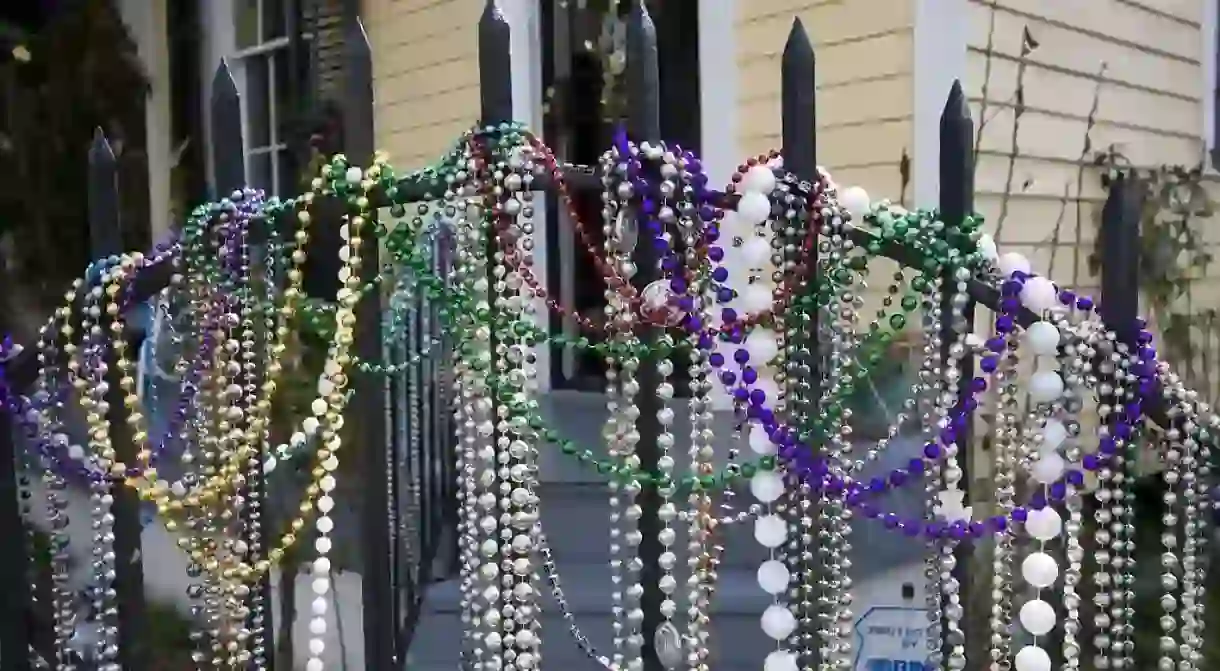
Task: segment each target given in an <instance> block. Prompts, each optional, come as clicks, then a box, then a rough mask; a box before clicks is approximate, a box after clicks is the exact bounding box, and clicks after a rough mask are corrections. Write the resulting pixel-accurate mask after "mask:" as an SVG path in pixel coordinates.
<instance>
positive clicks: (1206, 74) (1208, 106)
mask: <svg viewBox="0 0 1220 671" xmlns="http://www.w3.org/2000/svg"><path fill="white" fill-rule="evenodd" d="M1201 30H1202V31H1203V35H1202V38H1203V39H1202V40H1200V41H1201V42H1202V47H1203V53H1202V54H1200V55H1199V63H1200V64H1202V68H1200V69H1201V70H1202V76H1203V95H1202V98H1203V128H1202V137H1203V141H1204V146H1205V147H1206V149H1207V151H1206V157H1205V159H1204V165H1205V166H1207V167H1208V168H1209V172H1213V173H1215V171H1216V169H1217V167H1218V164H1217V161H1216V156H1217V152H1216V141H1217V139H1218V138H1217V137H1216V93H1217V84H1218V83H1220V82H1217V80H1216V78H1217V75H1218V74H1220V73H1218V72H1217V70H1218V69H1220V65H1218V64H1217V60H1220V52H1217V49H1220V37H1218V36H1217V34H1216V31H1217V30H1220V5H1218V4H1217V3H1216V2H1211V1H1208V2H1204V3H1203V26H1202V28H1201Z"/></svg>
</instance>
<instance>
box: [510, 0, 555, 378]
mask: <svg viewBox="0 0 1220 671" xmlns="http://www.w3.org/2000/svg"><path fill="white" fill-rule="evenodd" d="M500 9H501V11H503V12H504V18H505V20H506V21H508V25H509V27H510V29H511V30H510V32H509V35H510V37H509V58H510V59H511V60H512V66H513V67H512V72H513V87H512V88H513V119H514V120H516V121H519V122H522V123H524V124H526V125H527V126H528V127H530V128H533V129H536V130H537V132H538V133H539V134H542V133H543V128H542V122H543V114H542V98H543V90H542V15H541V6H540V3H539V2H538V0H503V1H502V2H501V4H500ZM561 209H562V208H561ZM534 213H535V214H534V218H535V220H536V221H549V219H548V217H547V214H548V213H547V200H546V199H545V198H536V199H534ZM561 223H563V222H561ZM540 233H541V232H540ZM547 251H548V250H547V236H546V235H545V233H542V234H540V235H535V236H534V262H535V264H536V266H537V267H539V268H547V267H549V266H547ZM551 318H552V317H551V313H550V310H549V309H548V308H547V306H546V302H545V301H544V300H542V299H537V300H535V301H534V322H535V324H536V325H537V326H538V328H540V329H541V330H542V331H543V332H544V333H549V332H550V322H551ZM534 355H535V356H536V357H537V359H536V363H535V369H536V370H537V376H536V378H535V379H536V381H537V383H538V388H539V390H540V391H549V390H550V388H551V348H550V347H539V348H537V349H536V350H535V352H534Z"/></svg>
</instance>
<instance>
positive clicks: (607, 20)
mask: <svg viewBox="0 0 1220 671" xmlns="http://www.w3.org/2000/svg"><path fill="white" fill-rule="evenodd" d="M563 4H565V3H558V2H554V1H553V0H540V5H541V19H542V20H541V36H542V77H543V91H544V94H543V95H544V96H545V99H544V100H543V106H544V107H543V109H544V132H543V138H544V140H545V141H546V143H547V145H548V146H550V147H551V148H552V149H554V150H555V152H556V153H557V154H558V155H559V156H560V157H561V158H563V159H565V160H567V161H569V162H572V163H577V164H581V165H596V164H597V162H598V159H599V158H600V156H601V153H602V152H603V151H604V150H605V149H606V148H607V147H609V146H610V143H611V139H612V137H613V133H614V129H615V128H616V126H617V125H618V124H619V123H620V122H621V121H622V114H623V113H624V110H623V109H622V108H623V104H622V103H623V102H624V101H623V99H622V96H621V91H619V90H618V87H617V86H616V81H618V82H621V77H620V78H616V76H615V75H616V72H615V68H614V67H613V65H612V64H611V62H610V59H609V58H608V54H609V53H610V51H611V49H612V47H611V45H612V44H613V43H614V42H615V39H614V38H613V37H612V35H613V33H614V31H615V30H619V31H621V30H622V29H623V26H624V25H625V24H624V23H622V22H623V21H625V18H626V17H625V16H617V17H615V16H609V15H608V13H607V9H606V7H605V5H606V4H607V3H605V2H592V1H591V2H588V3H587V4H586V5H585V7H584V8H581V7H578V6H577V3H575V2H569V3H566V5H567V6H566V7H565V6H562V5H563ZM646 4H647V6H648V9H649V12H650V13H651V15H652V17H653V21H654V23H655V24H656V29H657V48H658V51H659V70H660V73H659V74H660V80H661V132H662V135H663V139H665V140H666V141H668V142H671V143H674V142H676V143H678V144H680V145H681V146H682V148H683V149H690V150H693V151H695V152H696V153H698V152H699V150H700V147H699V138H700V132H701V129H700V101H699V30H698V25H699V16H698V2H697V0H666V1H665V2H660V1H658V0H648V1H647V3H646ZM628 5H629V3H626V2H622V3H619V6H620V7H621V8H622V9H623V10H625V9H626V8H627V7H628ZM616 20H617V21H618V22H619V26H618V28H614V27H613V26H612V24H613V23H614V22H615V21H616ZM621 38H622V33H621V32H620V33H619V39H620V40H621ZM600 197H601V194H600V193H584V194H579V195H575V196H574V201H575V202H574V203H573V206H574V207H573V209H574V210H575V211H576V213H577V214H578V216H579V218H580V222H581V224H582V225H583V228H584V230H585V231H586V233H587V236H586V237H587V239H588V241H589V243H590V244H592V245H594V246H596V247H597V248H598V249H600V246H601V244H602V241H603V237H602V221H601V202H600ZM566 210H567V207H566V206H565V205H563V204H561V203H559V202H558V200H557V198H556V196H555V195H553V194H551V195H549V196H548V207H547V212H548V217H549V219H550V220H549V221H548V222H547V224H548V225H547V249H548V250H552V251H550V252H549V253H548V254H547V286H548V287H550V288H551V289H552V292H553V293H554V294H556V295H558V296H559V299H560V301H561V302H562V303H563V305H565V306H568V307H570V308H572V309H573V310H574V311H576V312H578V313H580V314H581V315H584V316H585V317H586V318H588V319H590V320H591V321H594V322H598V323H600V321H601V320H602V318H603V315H604V309H605V306H606V300H605V297H604V291H605V283H604V282H603V281H602V278H601V276H600V274H599V273H598V272H597V268H596V266H595V265H594V264H593V263H592V262H591V259H590V258H589V254H588V251H587V250H586V249H585V247H584V245H583V244H582V243H581V241H580V239H579V237H578V236H577V235H576V234H575V226H576V225H577V222H574V221H571V219H570V217H568V216H567V213H566ZM561 211H563V212H562V213H561ZM564 322H567V323H564ZM551 330H552V333H560V332H565V330H566V332H567V333H568V334H570V335H575V334H576V327H575V323H574V322H573V321H572V320H559V319H553V320H552V325H551ZM551 362H552V363H551V387H552V388H553V389H581V390H588V391H601V390H602V389H603V388H604V385H605V377H604V375H605V364H604V362H603V361H602V360H601V359H600V358H598V357H596V356H594V355H591V354H587V353H581V352H573V351H564V348H559V347H554V348H553V349H552V354H551ZM679 370H680V371H681V374H682V376H685V367H684V366H679ZM674 382H675V386H676V387H677V388H678V389H684V388H685V385H683V384H678V383H679V379H675V380H674Z"/></svg>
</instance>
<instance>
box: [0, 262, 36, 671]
mask: <svg viewBox="0 0 1220 671" xmlns="http://www.w3.org/2000/svg"><path fill="white" fill-rule="evenodd" d="M3 265H4V261H3V260H2V259H0V271H3V269H4V268H3ZM6 304H7V303H6ZM0 323H2V324H10V325H13V326H15V325H16V324H17V315H15V314H8V315H0ZM9 335H10V334H8V333H0V338H5V337H8V336H9ZM29 354H30V353H29V352H26V355H27V356H28V355H29ZM14 359H16V357H14ZM12 363H13V362H12V361H0V367H3V368H0V403H3V402H7V400H8V398H9V397H8V394H17V393H19V392H20V386H19V384H18V382H17V381H16V380H14V379H12V378H11V377H10V376H9V375H7V373H8V372H9V370H11V369H12V368H13V366H12ZM15 428H16V427H15V426H14V425H13V417H12V415H10V414H9V409H8V408H7V407H5V406H3V405H0V538H7V539H10V541H9V542H11V543H14V544H15V545H14V547H13V548H12V549H11V551H9V552H0V671H30V655H29V654H28V652H27V651H28V650H29V649H30V641H31V631H30V629H31V627H30V615H32V613H29V610H28V609H29V608H30V606H31V603H30V596H31V590H30V545H29V543H28V542H27V541H28V539H27V538H26V527H25V522H24V520H23V519H22V517H21V499H20V497H21V495H22V491H21V487H19V486H18V481H17V477H18V475H17V436H16V433H15V431H14V429H15ZM18 539H20V543H19V544H18ZM4 650H9V651H11V652H8V653H4V652H2V651H4Z"/></svg>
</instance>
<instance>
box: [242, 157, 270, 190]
mask: <svg viewBox="0 0 1220 671" xmlns="http://www.w3.org/2000/svg"><path fill="white" fill-rule="evenodd" d="M271 158H272V153H271V152H260V153H257V154H250V160H249V164H248V167H249V170H250V186H252V187H254V188H256V189H262V190H264V191H266V192H267V195H268V196H271V195H273V194H274V191H275V188H274V186H273V185H272V184H271V179H272V176H271Z"/></svg>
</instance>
